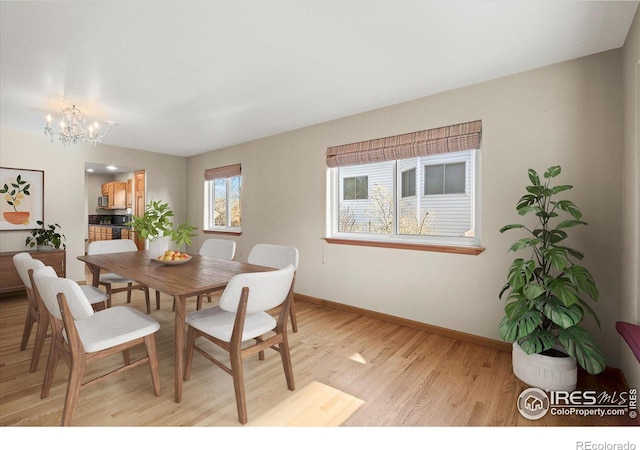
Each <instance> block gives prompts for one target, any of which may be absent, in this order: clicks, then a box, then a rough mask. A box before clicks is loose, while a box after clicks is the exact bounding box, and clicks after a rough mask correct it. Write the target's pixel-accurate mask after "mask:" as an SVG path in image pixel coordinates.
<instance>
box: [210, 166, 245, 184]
mask: <svg viewBox="0 0 640 450" xmlns="http://www.w3.org/2000/svg"><path fill="white" fill-rule="evenodd" d="M238 176H240V164H231V165H230V166H223V167H215V168H213V169H207V170H205V171H204V179H205V180H207V181H211V180H215V179H216V178H231V177H238Z"/></svg>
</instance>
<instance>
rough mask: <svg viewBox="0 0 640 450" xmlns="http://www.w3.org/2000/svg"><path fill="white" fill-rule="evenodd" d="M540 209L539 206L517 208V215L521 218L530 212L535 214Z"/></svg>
mask: <svg viewBox="0 0 640 450" xmlns="http://www.w3.org/2000/svg"><path fill="white" fill-rule="evenodd" d="M541 210H542V208H540V207H539V206H535V205H532V206H521V207H520V208H518V214H520V215H521V216H524V215H525V214H528V213H530V212H534V211H535V212H537V211H541Z"/></svg>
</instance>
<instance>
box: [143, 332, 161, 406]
mask: <svg viewBox="0 0 640 450" xmlns="http://www.w3.org/2000/svg"><path fill="white" fill-rule="evenodd" d="M144 345H146V347H147V355H149V370H150V371H151V382H152V383H153V391H154V392H155V394H156V397H160V395H162V391H161V390H160V371H159V369H158V352H157V351H156V336H155V334H150V335H149V336H145V338H144Z"/></svg>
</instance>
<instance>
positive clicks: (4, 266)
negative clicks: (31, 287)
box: [0, 250, 67, 294]
mask: <svg viewBox="0 0 640 450" xmlns="http://www.w3.org/2000/svg"><path fill="white" fill-rule="evenodd" d="M23 251H26V250H21V251H17V252H2V253H0V294H2V293H5V292H13V291H20V290H22V289H24V285H23V284H22V280H21V279H20V275H18V271H17V270H16V266H14V265H13V255H15V254H17V253H22V252H23ZM29 253H30V254H31V257H32V258H35V259H39V260H40V261H42V262H43V263H44V265H45V266H51V267H53V268H54V269H55V271H56V273H57V274H58V276H59V277H65V276H66V265H67V260H66V259H67V252H66V250H51V251H41V252H39V251H35V250H33V251H29Z"/></svg>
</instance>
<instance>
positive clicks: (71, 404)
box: [62, 358, 86, 426]
mask: <svg viewBox="0 0 640 450" xmlns="http://www.w3.org/2000/svg"><path fill="white" fill-rule="evenodd" d="M85 367H86V361H85V359H84V358H73V361H72V362H71V370H70V371H69V384H68V385H67V396H66V398H65V399H64V410H63V411H62V426H68V425H71V419H73V413H74V412H75V409H76V404H77V403H78V396H79V395H80V387H81V386H82V378H83V377H84V371H85Z"/></svg>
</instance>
